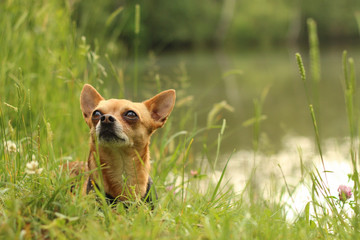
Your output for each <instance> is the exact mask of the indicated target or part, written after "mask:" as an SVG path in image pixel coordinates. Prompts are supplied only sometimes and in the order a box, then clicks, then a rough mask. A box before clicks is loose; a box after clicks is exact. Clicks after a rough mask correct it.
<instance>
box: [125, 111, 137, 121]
mask: <svg viewBox="0 0 360 240" xmlns="http://www.w3.org/2000/svg"><path fill="white" fill-rule="evenodd" d="M124 116H125V118H127V119H129V120H136V119H138V115H137V114H136V113H135V112H134V111H131V110H130V111H127V112H126V113H125V114H124Z"/></svg>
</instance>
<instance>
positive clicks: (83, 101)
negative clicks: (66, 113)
mask: <svg viewBox="0 0 360 240" xmlns="http://www.w3.org/2000/svg"><path fill="white" fill-rule="evenodd" d="M102 100H104V98H103V97H102V96H101V95H100V94H99V93H98V92H97V91H96V89H95V88H94V87H93V86H91V85H89V84H85V85H84V87H83V89H82V91H81V94H80V106H81V110H82V113H83V116H84V119H85V121H86V123H87V124H88V125H89V123H90V122H89V119H90V118H91V113H92V112H93V111H94V109H95V108H96V106H97V105H98V104H99V102H100V101H102ZM89 126H90V125H89Z"/></svg>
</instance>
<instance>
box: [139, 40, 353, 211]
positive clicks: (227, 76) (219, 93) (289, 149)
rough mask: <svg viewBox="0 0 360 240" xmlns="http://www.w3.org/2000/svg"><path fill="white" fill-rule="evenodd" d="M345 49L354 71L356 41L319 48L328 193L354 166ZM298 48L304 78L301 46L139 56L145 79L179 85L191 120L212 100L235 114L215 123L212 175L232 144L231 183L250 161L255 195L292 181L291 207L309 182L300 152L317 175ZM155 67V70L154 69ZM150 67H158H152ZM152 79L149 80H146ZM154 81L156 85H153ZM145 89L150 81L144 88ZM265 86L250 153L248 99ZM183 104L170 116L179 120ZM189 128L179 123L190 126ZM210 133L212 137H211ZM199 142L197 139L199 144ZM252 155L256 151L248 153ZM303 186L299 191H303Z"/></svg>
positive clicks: (238, 186) (245, 174)
mask: <svg viewBox="0 0 360 240" xmlns="http://www.w3.org/2000/svg"><path fill="white" fill-rule="evenodd" d="M343 50H348V56H349V57H353V58H354V61H355V69H357V72H356V73H357V75H359V71H360V67H359V64H357V62H359V61H360V51H359V49H358V48H354V47H347V46H344V47H327V48H325V49H320V53H321V59H320V61H321V76H322V77H321V81H320V84H319V101H318V106H319V111H318V112H317V119H318V126H319V131H320V137H321V141H322V146H323V151H324V161H325V162H324V164H325V169H326V170H327V171H330V172H329V173H327V176H326V177H325V175H322V177H323V178H324V179H325V178H327V179H328V180H327V184H328V187H329V189H330V191H331V194H333V195H334V196H336V195H337V192H336V191H337V187H338V186H339V184H350V185H351V184H352V183H351V182H349V180H348V176H347V174H349V173H351V172H352V170H351V169H352V167H351V162H350V158H349V141H348V138H347V136H349V134H348V133H349V131H348V125H347V118H346V108H345V101H344V93H343V89H344V87H343V86H344V83H343V81H344V80H343V72H342V52H343ZM296 52H300V53H301V54H302V57H303V60H304V65H305V68H306V71H307V77H308V79H310V68H309V61H308V54H307V50H299V49H291V48H283V49H277V50H265V51H251V50H248V51H243V52H241V51H214V52H201V51H199V52H175V53H167V54H164V55H160V56H156V58H150V59H151V60H149V59H146V60H143V61H141V62H140V64H139V65H140V66H142V67H141V74H140V76H141V77H143V79H145V80H146V79H150V78H154V76H155V75H156V74H158V75H157V76H158V79H159V81H158V83H160V84H161V85H162V87H163V89H165V88H177V87H179V86H182V87H183V88H184V89H185V90H184V91H179V92H178V93H179V94H178V99H177V102H178V103H179V102H181V101H183V100H184V99H187V98H188V97H189V96H191V97H192V98H191V99H192V100H191V101H190V105H185V108H186V107H188V108H189V107H191V109H193V110H194V114H197V115H196V119H197V125H198V126H206V121H207V117H208V113H209V111H211V109H212V108H213V106H214V104H216V103H219V102H221V101H223V100H225V101H226V102H227V103H228V104H229V105H230V106H231V107H232V108H233V110H234V111H233V112H230V111H226V110H222V111H221V112H220V116H219V119H218V120H219V121H218V122H217V123H218V124H221V119H222V118H225V119H226V123H227V125H226V126H227V128H226V131H225V135H224V138H223V141H222V145H221V152H222V156H221V158H220V161H219V165H218V171H217V172H216V173H215V175H214V179H218V177H219V175H220V173H221V170H222V168H223V166H224V164H225V161H226V160H227V158H228V156H229V154H230V153H231V152H233V151H234V150H235V153H234V154H233V156H232V158H231V160H230V162H229V167H228V169H227V172H226V177H227V179H229V180H230V183H232V184H233V185H234V189H235V190H237V191H241V190H242V189H243V188H244V186H245V184H246V182H247V181H248V179H249V177H250V174H251V172H252V170H253V169H254V167H255V168H256V173H255V177H254V179H255V182H256V185H257V186H258V187H259V189H261V190H260V191H261V193H262V194H265V195H267V196H269V197H274V196H273V194H275V195H276V194H277V193H278V192H279V191H278V190H279V189H277V190H276V189H273V188H274V187H275V188H276V187H279V188H281V187H284V181H285V180H284V179H286V181H287V184H288V185H289V187H290V189H291V190H293V189H294V187H295V186H297V189H298V190H297V191H296V192H295V193H294V195H293V198H292V199H291V198H290V196H288V198H287V200H286V201H287V202H288V203H289V205H292V206H293V207H291V209H292V211H294V212H296V211H299V210H302V209H303V207H304V206H305V204H306V203H307V202H308V201H309V200H310V194H309V192H310V191H307V190H306V189H309V187H310V183H309V181H305V182H303V183H302V184H301V185H298V183H299V181H300V180H302V178H303V177H304V172H303V171H302V170H301V163H300V158H301V160H302V163H303V165H304V166H306V167H308V168H309V169H311V168H312V167H314V166H315V167H317V168H318V169H319V171H320V172H321V174H324V173H323V170H324V168H323V165H322V163H321V160H320V157H319V155H318V153H317V148H316V144H315V142H314V129H313V125H312V121H311V116H310V112H309V107H308V102H307V100H306V95H305V89H304V85H303V82H302V81H301V78H300V75H299V71H298V67H297V64H296V59H295V53H296ZM154 66H156V68H154ZM153 69H155V71H156V73H155V72H154V71H153ZM150 82H151V81H150ZM153 84H154V83H153ZM150 87H151V86H150ZM264 91H268V93H267V95H266V98H265V100H264V102H263V105H262V114H263V115H264V116H265V118H264V120H263V121H262V122H261V128H260V132H261V134H260V145H259V152H258V153H257V154H256V155H254V152H253V150H252V149H253V137H254V133H253V127H252V126H244V123H245V122H247V120H249V119H251V118H253V117H254V99H260V98H261V95H262V94H263V92H264ZM184 117H186V116H183V115H182V111H181V107H179V108H176V109H175V111H174V113H173V115H172V118H173V121H175V123H179V122H181V119H182V118H184ZM191 127H193V126H185V129H191ZM210 132H211V133H209V139H210V141H214V143H215V142H216V137H217V134H218V132H219V129H214V130H211V131H210ZM211 139H212V140H211ZM200 145H201V144H200ZM254 156H255V157H254ZM304 191H305V192H304Z"/></svg>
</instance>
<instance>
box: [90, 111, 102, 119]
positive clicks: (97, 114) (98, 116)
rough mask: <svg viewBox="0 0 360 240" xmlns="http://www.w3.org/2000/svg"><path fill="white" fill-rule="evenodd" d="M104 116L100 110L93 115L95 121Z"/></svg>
mask: <svg viewBox="0 0 360 240" xmlns="http://www.w3.org/2000/svg"><path fill="white" fill-rule="evenodd" d="M101 116H102V114H101V112H100V111H99V110H96V111H94V112H93V114H92V118H93V119H99V118H100V117H101Z"/></svg>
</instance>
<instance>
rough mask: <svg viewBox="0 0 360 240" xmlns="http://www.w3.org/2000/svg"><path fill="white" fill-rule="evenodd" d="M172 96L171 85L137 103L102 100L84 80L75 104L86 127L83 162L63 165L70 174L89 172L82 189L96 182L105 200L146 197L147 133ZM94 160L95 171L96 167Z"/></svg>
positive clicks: (160, 120) (164, 116) (162, 117)
mask: <svg viewBox="0 0 360 240" xmlns="http://www.w3.org/2000/svg"><path fill="white" fill-rule="evenodd" d="M175 98H176V96H175V90H167V91H164V92H161V93H159V94H158V95H156V96H154V97H153V98H151V99H149V100H146V101H144V102H141V103H136V102H131V101H128V100H124V99H109V100H105V99H104V98H103V97H102V96H101V95H100V94H99V93H98V92H97V91H96V90H95V88H93V87H92V86H91V85H88V84H85V85H84V87H83V90H82V92H81V96H80V105H81V110H82V112H83V116H84V119H85V122H86V123H87V125H88V126H89V127H90V135H91V138H90V154H89V158H88V162H87V165H85V164H81V163H80V162H73V163H72V164H70V166H69V168H70V170H71V174H72V175H73V176H74V175H78V174H79V172H80V171H84V172H90V174H89V177H88V180H87V181H85V183H84V186H83V189H82V191H83V193H84V194H85V193H86V194H87V193H89V191H91V190H93V189H94V188H99V187H98V186H100V183H101V181H102V186H103V190H104V192H105V194H106V197H107V198H108V200H110V201H111V202H114V200H115V199H116V200H119V201H126V200H130V199H134V198H143V199H144V200H145V201H148V202H151V201H152V199H151V194H150V189H151V185H152V180H151V178H150V176H149V172H150V153H149V144H150V137H151V135H152V134H153V133H154V131H155V130H156V129H158V128H160V127H162V126H163V125H164V124H165V122H166V120H167V118H168V116H169V115H170V113H171V111H172V109H173V108H174V105H175ZM98 164H100V165H101V171H98V170H96V169H98ZM81 165H83V166H81ZM101 178H102V179H101ZM155 196H156V193H155Z"/></svg>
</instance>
